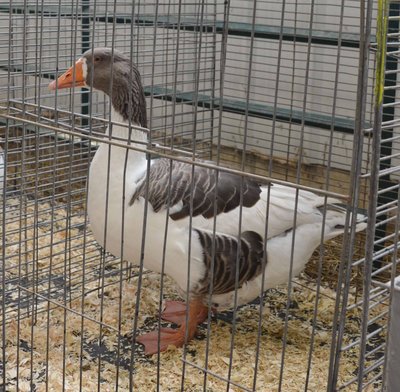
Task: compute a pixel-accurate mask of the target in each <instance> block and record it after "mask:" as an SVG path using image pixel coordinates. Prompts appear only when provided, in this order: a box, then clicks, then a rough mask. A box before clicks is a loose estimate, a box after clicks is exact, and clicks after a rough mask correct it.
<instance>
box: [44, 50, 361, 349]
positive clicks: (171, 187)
mask: <svg viewBox="0 0 400 392" xmlns="http://www.w3.org/2000/svg"><path fill="white" fill-rule="evenodd" d="M111 76H112V77H111ZM71 87H89V88H92V89H95V90H99V91H102V92H103V93H105V94H106V95H108V96H109V97H110V100H111V106H112V110H111V120H112V122H111V123H110V124H111V125H109V128H108V131H107V132H108V135H109V136H112V138H118V141H123V142H121V143H123V145H122V146H121V145H116V144H110V143H107V141H105V142H103V143H100V145H99V148H98V149H97V151H96V153H95V155H94V157H93V160H92V162H91V164H90V169H89V178H88V182H89V183H88V195H87V199H88V202H87V213H88V217H89V222H90V226H91V230H92V232H93V235H94V237H95V239H96V241H97V242H98V243H99V244H100V245H101V246H102V247H104V248H105V249H106V250H107V251H108V252H110V253H111V254H113V255H114V256H117V257H121V256H122V257H123V258H124V259H125V260H127V261H129V262H136V263H137V262H138V261H140V260H141V256H142V253H141V252H142V237H143V234H142V232H143V230H144V229H143V224H144V216H145V214H146V216H147V217H146V229H145V233H144V235H145V240H144V248H143V266H144V267H145V268H146V269H150V270H152V271H155V272H159V273H161V272H163V273H165V274H167V275H168V276H170V277H171V278H172V279H173V280H174V281H175V283H176V285H177V286H178V288H179V291H180V292H181V293H182V295H183V296H184V297H183V298H186V299H187V304H185V302H178V301H167V302H166V303H165V307H164V310H163V312H162V314H161V317H162V319H164V320H167V321H172V322H174V323H176V324H177V325H178V328H176V329H173V328H162V329H161V330H160V331H152V332H149V333H147V334H144V335H141V336H138V337H136V341H137V342H139V343H141V344H143V345H144V351H145V353H146V354H154V353H157V352H158V351H164V350H166V349H167V348H168V346H169V345H174V346H176V347H182V346H183V345H184V344H186V343H187V342H188V341H189V340H191V339H192V338H194V336H195V334H196V330H197V326H198V325H199V324H200V323H202V322H203V321H204V320H205V319H206V318H207V315H208V304H211V305H212V308H213V310H216V311H219V310H222V309H228V308H232V307H233V306H239V305H241V304H246V303H248V302H250V301H252V300H253V299H255V298H257V297H258V296H260V295H261V294H262V293H261V290H262V289H263V290H266V289H268V288H271V287H275V286H277V285H279V284H282V283H286V282H287V281H288V280H289V279H290V278H291V277H294V276H296V275H298V274H299V273H300V272H301V271H302V270H303V269H304V267H305V265H306V263H307V261H308V260H309V258H310V257H311V255H312V253H313V252H314V250H315V249H316V248H317V247H318V245H320V243H321V238H322V239H323V241H327V240H329V239H332V238H334V237H336V236H338V235H340V234H342V233H344V231H345V220H346V213H347V211H346V208H343V207H341V206H339V205H338V202H337V200H334V199H329V198H328V199H326V198H325V197H324V196H320V195H317V194H314V193H312V192H309V191H306V190H296V189H295V188H292V187H289V186H285V185H279V184H276V183H270V184H264V185H262V184H259V183H258V182H257V181H255V180H253V179H251V178H248V177H243V176H239V175H235V174H232V173H230V172H226V171H225V172H224V171H222V170H220V171H218V172H217V171H216V170H214V169H213V168H212V167H210V166H207V165H203V166H197V165H194V166H193V165H192V164H190V163H186V162H184V160H180V161H177V160H170V159H167V158H158V159H154V160H151V161H150V162H148V155H147V154H146V153H145V151H144V150H143V143H146V142H147V140H148V134H147V132H146V131H147V117H146V100H145V95H144V91H143V86H142V83H141V76H140V73H139V71H138V68H137V66H136V65H135V64H134V63H133V62H131V60H130V58H129V57H128V56H126V55H125V54H123V53H121V52H119V51H117V50H116V49H111V48H95V49H93V50H88V51H86V52H85V53H84V54H83V55H82V56H81V57H80V58H79V59H78V60H77V61H76V63H75V64H74V65H73V66H72V67H71V68H69V69H68V70H67V71H66V72H65V73H64V74H62V75H61V76H60V77H59V78H58V79H56V80H54V81H52V82H51V83H50V84H49V88H50V89H51V90H56V89H62V88H71ZM125 144H126V145H128V144H129V145H131V146H135V147H138V150H134V149H127V148H126V147H124V145H125ZM139 147H140V148H142V151H139ZM148 165H149V168H150V169H149V172H148ZM108 173H109V174H108ZM241 190H242V191H241ZM146 205H147V207H146ZM241 206H242V207H241ZM267 211H268V224H267V230H266V229H265V227H266V220H267ZM214 219H216V223H215V233H214ZM363 219H364V216H362V215H359V216H357V225H356V230H357V231H360V230H363V229H364V228H365V227H366V224H365V222H363ZM239 221H240V222H241V223H240V222H239ZM294 224H295V227H294ZM166 225H168V226H167V236H166V239H165V233H166ZM239 226H240V227H241V232H240V233H239ZM265 233H267V236H265ZM239 234H240V236H239ZM293 236H295V238H293ZM292 242H294V252H293V254H292V251H291V249H292ZM121 244H122V245H121ZM189 244H190V245H189ZM164 248H165V249H164ZM164 252H165V254H164ZM238 253H239V254H238ZM264 253H266V254H265V255H264ZM163 255H164V256H163ZM237 263H239V265H238V266H237ZM212 266H214V269H213V270H212ZM236 270H238V271H236ZM210 290H212V292H211V294H210V293H209V291H210ZM235 290H236V291H237V295H236V298H235ZM210 295H211V302H210V300H209V298H210Z"/></svg>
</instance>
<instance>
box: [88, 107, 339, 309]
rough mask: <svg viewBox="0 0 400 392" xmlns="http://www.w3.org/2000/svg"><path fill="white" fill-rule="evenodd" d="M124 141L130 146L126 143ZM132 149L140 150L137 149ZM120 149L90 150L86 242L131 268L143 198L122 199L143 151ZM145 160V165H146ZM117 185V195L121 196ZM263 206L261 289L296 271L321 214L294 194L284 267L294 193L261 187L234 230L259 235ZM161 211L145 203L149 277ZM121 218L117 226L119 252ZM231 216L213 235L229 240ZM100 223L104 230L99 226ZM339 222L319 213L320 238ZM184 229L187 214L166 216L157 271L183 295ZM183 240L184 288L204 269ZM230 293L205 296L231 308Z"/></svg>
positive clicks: (141, 171)
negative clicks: (91, 238)
mask: <svg viewBox="0 0 400 392" xmlns="http://www.w3.org/2000/svg"><path fill="white" fill-rule="evenodd" d="M112 121H113V122H124V120H123V119H122V118H121V116H120V115H119V114H118V113H116V112H115V110H113V112H112ZM112 129H113V130H112V134H113V137H119V138H126V137H127V132H128V131H127V130H128V127H120V126H116V125H115V124H114V125H113V128H112ZM132 140H134V141H141V142H144V141H146V134H144V133H143V132H142V131H136V132H135V131H134V130H133V134H132ZM132 144H133V145H134V142H132ZM138 146H139V147H143V144H142V145H138ZM126 151H127V149H126V148H123V147H116V146H111V147H110V146H109V145H108V144H106V143H102V144H101V145H100V147H99V149H98V150H97V152H96V154H95V156H94V158H93V161H92V163H91V166H90V173H89V188H88V189H89V192H88V215H89V222H90V225H91V229H92V231H93V234H94V237H95V238H96V241H97V242H98V243H99V244H100V245H101V246H103V247H105V249H107V251H108V252H110V253H112V254H113V255H115V256H118V257H121V256H122V257H123V258H124V259H125V260H129V261H131V262H135V263H138V262H139V261H140V254H141V249H142V233H143V222H144V215H145V200H144V198H143V197H139V198H138V199H136V201H135V202H134V203H133V204H131V205H129V202H130V200H131V198H132V195H133V194H135V192H136V190H137V187H138V183H139V182H140V180H142V179H143V176H144V175H145V173H146V170H147V160H146V155H145V154H144V153H142V152H137V151H134V150H129V152H128V159H127V160H126ZM125 162H126V168H125ZM154 162H156V161H154ZM152 163H153V161H151V164H152ZM124 168H125V170H124ZM108 170H109V173H110V175H109V176H108V174H107V173H108ZM124 173H125V185H124ZM107 177H108V179H107ZM107 182H108V187H107ZM124 186H125V197H123V189H124ZM268 201H269V211H268V213H269V218H268V228H267V236H268V242H267V265H266V270H265V273H264V277H265V279H264V290H265V289H268V288H271V287H275V286H277V285H278V284H282V283H285V282H287V281H288V280H289V279H290V275H289V274H290V268H291V263H292V277H295V276H296V275H298V274H299V273H300V272H301V271H302V270H303V269H304V267H305V264H306V263H307V261H308V260H309V258H310V256H311V255H312V253H313V251H314V250H315V248H316V247H317V246H318V245H319V244H320V243H321V233H322V224H323V219H322V218H323V216H322V214H321V212H320V210H318V207H321V206H323V205H324V202H325V199H324V197H321V196H318V195H316V194H314V193H311V192H307V191H302V190H300V191H299V194H298V200H297V218H296V219H297V222H296V223H297V228H296V231H295V238H296V242H295V251H294V255H293V261H292V262H291V253H292V252H291V247H292V236H293V231H292V230H291V229H292V228H293V224H294V218H295V211H296V189H295V188H291V187H286V186H281V185H277V184H273V185H272V186H270V187H268V186H267V187H264V188H262V191H261V193H260V199H259V201H258V202H257V203H255V204H254V205H253V206H252V207H243V208H242V230H241V231H242V232H246V231H255V232H256V233H258V234H259V235H260V236H261V237H262V238H264V235H265V222H266V213H267V203H268ZM328 201H329V200H328ZM174 208H175V209H178V210H179V208H180V206H177V205H175V206H173V207H171V208H170V211H169V212H171V211H172V210H174ZM106 211H107V213H106ZM122 211H124V213H122ZM167 212H168V209H163V210H161V211H157V212H155V211H154V210H153V208H152V205H151V204H150V203H148V209H147V219H146V234H145V251H144V266H145V268H148V269H150V270H153V271H155V272H161V271H162V262H163V245H164V241H165V240H164V236H165V226H166V222H167ZM123 215H124V222H125V224H124V239H123V244H124V246H123V249H122V247H121V243H122V227H123V224H122V217H123ZM239 215H240V208H239V207H237V208H235V209H233V210H232V211H230V212H227V213H221V214H219V215H217V217H216V219H217V224H216V232H217V233H220V234H224V235H227V236H233V237H234V238H236V237H237V236H238V227H239ZM106 219H107V229H106V227H105V221H106ZM344 219H345V214H344V213H343V212H342V211H328V212H327V218H326V222H325V233H324V240H327V239H329V238H333V237H334V236H336V235H339V234H341V233H342V232H343V230H342V229H335V226H337V225H344ZM213 224H214V218H211V219H206V218H204V217H203V216H201V215H199V216H195V217H193V218H192V227H193V228H195V229H201V230H204V231H208V232H210V235H212V228H213ZM189 226H190V219H189V217H187V218H184V219H179V220H173V219H171V218H170V217H168V235H167V242H166V251H165V261H164V272H165V273H166V274H167V275H169V276H170V277H172V278H173V279H174V280H175V281H176V283H177V284H178V286H179V287H180V289H181V290H182V292H185V291H186V288H187V274H188V271H187V268H188V264H189V263H188V260H189V249H188V244H189V234H190V232H189V230H188V229H189ZM105 234H106V235H105ZM191 236H192V239H191V252H190V254H191V257H190V287H191V288H195V287H196V286H197V285H198V284H199V282H200V281H201V279H202V278H203V277H204V276H205V273H206V272H205V268H206V266H205V264H204V260H203V258H204V251H203V247H202V245H201V243H200V241H199V238H198V233H197V232H196V231H192V233H191ZM261 278H262V273H260V274H258V276H257V277H255V278H254V279H252V280H250V281H249V282H246V283H245V284H243V287H241V288H240V289H239V292H238V302H237V304H238V305H240V304H245V303H247V302H249V301H251V300H253V299H255V298H256V297H257V296H259V295H260V294H261V291H260V290H261V287H262V280H261ZM233 296H234V292H233V291H231V292H228V293H225V294H219V295H218V294H217V295H215V296H214V297H213V303H214V305H215V306H216V307H218V308H219V309H224V308H230V307H232V306H233Z"/></svg>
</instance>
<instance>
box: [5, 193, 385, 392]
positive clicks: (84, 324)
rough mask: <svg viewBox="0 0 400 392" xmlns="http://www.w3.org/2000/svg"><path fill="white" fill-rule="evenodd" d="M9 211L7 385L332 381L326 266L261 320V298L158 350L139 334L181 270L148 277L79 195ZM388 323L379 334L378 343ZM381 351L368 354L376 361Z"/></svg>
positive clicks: (350, 365) (277, 298)
mask: <svg viewBox="0 0 400 392" xmlns="http://www.w3.org/2000/svg"><path fill="white" fill-rule="evenodd" d="M4 219H5V226H6V230H7V236H6V237H7V240H6V241H7V242H6V249H5V255H6V258H5V268H6V270H5V275H6V284H5V287H6V292H5V293H4V296H5V303H6V312H5V315H3V316H4V317H6V330H5V335H6V342H7V344H6V347H5V352H6V364H5V371H6V378H7V381H8V385H7V386H6V390H7V391H16V390H18V391H21V392H24V391H37V392H42V391H46V390H48V391H60V390H65V391H71V392H72V391H78V390H82V391H88V392H92V391H95V390H97V388H98V385H99V384H100V386H101V388H100V390H101V391H114V390H115V389H116V386H117V384H118V388H119V391H128V390H129V386H130V383H132V385H133V386H134V390H137V391H143V392H151V391H157V390H159V391H180V390H181V386H183V390H184V391H188V392H200V391H204V388H203V385H204V383H205V382H206V385H207V387H206V391H207V392H220V391H223V390H227V385H228V384H227V382H226V381H224V379H225V380H226V379H228V378H229V379H230V380H231V381H232V383H231V384H230V385H229V388H228V389H229V391H232V392H238V391H242V390H243V389H241V388H240V386H242V387H245V388H247V389H250V390H252V389H253V386H254V385H255V387H256V390H257V391H274V390H277V389H278V387H279V386H280V388H281V390H283V391H285V392H292V391H293V392H298V391H300V390H304V388H305V385H307V387H308V389H307V390H308V391H315V392H320V391H322V390H325V389H326V385H327V378H328V369H329V361H330V353H331V339H332V321H333V317H334V314H335V301H336V292H335V291H334V289H333V288H332V285H331V284H329V282H327V281H328V279H327V277H326V276H323V278H322V285H321V286H320V288H319V291H318V288H317V284H316V279H314V278H310V276H307V275H303V276H302V277H300V278H298V279H296V280H295V281H294V283H293V285H292V290H291V291H290V293H288V290H287V287H286V286H282V287H278V288H276V289H272V290H269V291H268V292H267V293H266V294H265V297H264V298H263V301H262V303H263V307H262V311H261V313H262V314H261V320H260V305H259V304H257V303H253V304H250V305H246V306H244V307H241V308H240V309H238V311H237V312H236V318H234V314H233V312H225V313H221V314H218V315H216V316H213V317H212V319H211V320H209V324H208V323H207V322H206V323H204V324H203V325H202V326H201V327H200V328H199V334H198V335H199V336H198V337H197V338H196V339H194V340H193V341H192V342H190V344H189V345H188V346H187V348H186V350H183V349H176V348H171V349H169V350H168V351H166V352H164V353H161V354H160V356H159V358H158V357H157V355H155V356H152V357H146V356H145V355H144V354H143V349H142V347H141V346H140V345H139V344H134V343H133V340H132V334H133V330H134V327H135V325H136V326H137V334H140V333H143V332H145V331H148V330H152V329H154V328H157V327H158V324H159V318H158V312H159V310H160V307H161V305H160V303H159V300H160V289H161V286H163V293H162V297H163V298H164V299H178V298H179V297H178V294H177V291H176V287H175V285H174V283H173V281H172V280H170V279H168V278H166V277H164V278H162V277H161V276H160V275H158V274H155V273H152V272H150V271H145V272H144V274H143V275H142V276H141V277H139V275H138V272H139V271H138V268H137V267H131V266H128V265H127V264H126V263H124V262H120V261H119V260H117V259H115V258H113V257H112V256H110V255H104V254H103V253H102V250H101V249H99V248H98V246H97V245H96V243H95V241H94V239H93V237H92V236H91V234H90V230H89V229H87V228H86V226H87V225H86V221H85V216H84V215H83V214H82V212H81V210H80V209H79V208H78V207H76V208H75V209H66V208H65V206H64V205H57V204H53V205H52V204H50V203H49V202H38V201H35V200H28V199H26V198H23V197H22V196H17V197H13V198H9V199H8V200H7V208H6V211H5V213H4ZM335 241H336V242H334V243H333V245H331V246H333V247H335V249H336V248H337V247H340V244H338V241H339V240H335ZM327 249H328V253H329V245H327V246H326V249H325V251H326V250H327ZM336 253H337V251H336V250H335V251H334V252H331V254H336ZM315 257H316V258H317V259H319V258H318V256H315ZM315 260H316V259H315V258H314V262H315ZM323 262H324V263H326V262H329V263H331V262H333V261H332V260H328V261H327V260H324V261H323ZM336 263H337V264H338V263H339V261H338V260H336ZM331 271H332V269H329V273H331ZM128 275H129V276H130V278H129V279H127V276H128ZM336 278H337V277H336ZM332 279H335V277H331V278H330V280H332ZM140 280H141V290H140V293H139V294H138V286H139V281H140ZM355 292H356V290H355V289H352V290H351V293H350V303H351V302H352V301H353V302H354V301H355ZM317 293H319V294H318V295H317ZM137 299H139V304H140V306H139V307H138V310H139V312H138V316H137V318H135V312H136V302H137ZM384 309H386V304H385V303H381V304H379V305H377V306H375V307H374V308H373V310H372V311H371V314H370V317H372V316H373V315H374V314H376V315H378V314H380V313H381V312H382V311H383V310H384ZM360 317H361V314H360V310H359V308H358V307H354V308H353V309H352V310H349V311H348V312H347V322H346V324H345V333H344V341H343V344H344V345H347V344H350V343H351V342H353V341H355V339H357V337H358V336H359V334H360V323H361V318H360ZM378 322H379V321H378ZM378 322H377V323H376V324H377V325H376V327H378V326H379V325H378ZM161 325H164V326H165V325H167V324H166V323H164V322H162V323H161ZM383 335H384V332H381V333H379V334H378V335H377V337H376V347H378V345H379V344H381V343H382V339H384V338H383ZM232 336H233V337H232ZM258 340H259V342H258ZM232 343H233V348H232ZM258 343H259V344H258ZM310 347H312V348H310ZM358 350H359V347H358V345H355V346H354V347H352V348H351V349H349V350H347V351H345V352H343V353H342V356H341V359H340V367H339V375H338V379H339V381H338V385H342V384H344V383H346V382H347V381H349V380H350V379H352V378H353V377H354V376H355V375H356V374H357V371H358ZM379 355H382V353H380V352H375V353H374V355H373V356H371V357H368V358H367V363H366V365H365V366H366V367H367V366H368V365H369V364H372V363H373V362H374V361H377V360H378V359H379V358H380V356H379ZM282 364H283V366H282ZM205 368H206V369H207V374H206V376H207V377H205V373H204V371H203V369H205ZM308 370H309V371H308ZM372 376H373V375H371V377H372ZM255 379H256V383H255ZM378 381H379V380H378ZM280 382H281V384H280ZM157 385H159V389H157ZM346 390H348V391H355V390H356V387H355V386H354V385H350V386H349V387H348V388H347V389H346Z"/></svg>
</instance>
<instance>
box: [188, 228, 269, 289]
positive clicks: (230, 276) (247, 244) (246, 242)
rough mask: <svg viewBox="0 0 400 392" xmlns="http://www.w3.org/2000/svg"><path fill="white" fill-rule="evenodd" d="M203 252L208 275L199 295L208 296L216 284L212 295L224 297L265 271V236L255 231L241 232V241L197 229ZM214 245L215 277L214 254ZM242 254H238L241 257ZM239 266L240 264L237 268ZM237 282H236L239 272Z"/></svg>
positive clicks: (200, 285)
mask: <svg viewBox="0 0 400 392" xmlns="http://www.w3.org/2000/svg"><path fill="white" fill-rule="evenodd" d="M195 231H196V232H197V233H198V235H199V238H200V243H201V245H202V247H203V252H204V263H205V266H206V274H205V276H204V278H203V279H202V280H201V281H200V284H199V287H198V289H197V291H198V293H197V294H199V295H204V294H207V293H208V292H209V290H210V285H211V279H212V281H213V285H212V293H213V294H225V293H229V292H231V291H233V290H235V288H240V287H241V286H242V285H243V284H244V283H246V282H248V281H250V280H252V279H254V278H255V277H256V276H258V275H259V274H260V273H261V271H262V266H263V257H264V246H263V240H262V237H261V236H260V235H259V234H257V233H256V232H254V231H246V232H244V233H242V236H241V238H240V246H239V241H238V239H237V238H235V237H231V236H226V235H221V234H215V236H213V234H212V233H210V232H204V231H201V230H197V229H195ZM213 243H214V274H212V273H211V272H212V255H213ZM238 252H239V254H238ZM237 263H239V265H238V266H237ZM237 268H238V269H239V271H238V280H237V281H236V269H237Z"/></svg>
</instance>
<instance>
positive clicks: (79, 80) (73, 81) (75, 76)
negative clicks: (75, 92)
mask: <svg viewBox="0 0 400 392" xmlns="http://www.w3.org/2000/svg"><path fill="white" fill-rule="evenodd" d="M83 62H84V60H82V59H79V60H78V61H77V62H76V63H75V65H74V66H72V67H71V68H69V69H67V71H66V72H65V73H63V74H62V75H61V76H60V77H59V78H58V79H57V81H55V80H53V81H52V82H51V83H50V84H49V89H50V90H56V89H58V90H59V89H61V88H70V87H83V86H86V80H85V75H84V74H83Z"/></svg>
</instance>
